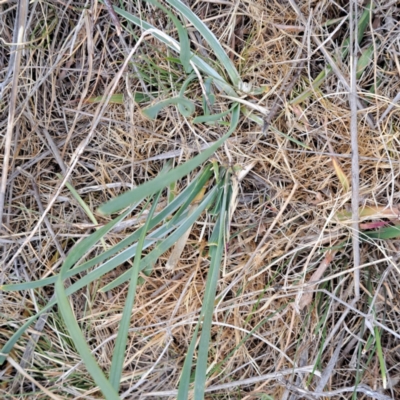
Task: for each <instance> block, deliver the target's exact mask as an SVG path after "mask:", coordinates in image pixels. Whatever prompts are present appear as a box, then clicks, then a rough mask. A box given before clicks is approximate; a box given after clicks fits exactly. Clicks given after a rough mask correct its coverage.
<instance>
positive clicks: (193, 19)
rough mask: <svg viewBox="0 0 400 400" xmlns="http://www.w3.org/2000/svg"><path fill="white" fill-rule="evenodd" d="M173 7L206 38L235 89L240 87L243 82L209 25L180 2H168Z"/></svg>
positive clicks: (177, 0) (171, 0) (174, 0)
mask: <svg viewBox="0 0 400 400" xmlns="http://www.w3.org/2000/svg"><path fill="white" fill-rule="evenodd" d="M166 1H167V2H168V3H169V4H171V6H173V7H175V8H176V9H177V10H178V11H179V12H180V13H182V15H183V16H184V17H185V18H186V19H187V20H188V21H189V22H190V23H192V24H193V26H194V27H195V28H196V29H197V30H198V31H199V33H200V34H201V35H202V36H203V37H204V39H205V41H206V42H207V44H208V45H209V46H210V47H211V48H212V50H213V51H214V53H215V55H216V56H217V58H218V60H219V61H220V63H221V65H222V66H223V67H224V68H225V69H226V70H227V72H228V74H229V77H230V78H231V81H232V83H233V85H234V86H235V87H239V84H240V82H241V79H240V75H239V73H238V72H237V70H236V68H235V66H234V65H233V63H232V61H231V59H230V58H229V56H228V54H226V52H225V50H224V49H223V47H222V46H221V44H220V42H219V41H218V39H217V38H216V37H215V35H214V34H213V33H212V32H211V31H210V29H208V27H207V25H206V24H205V23H204V22H203V21H202V20H201V19H200V18H199V17H198V16H197V15H196V14H195V13H194V12H193V11H192V10H191V9H190V8H189V7H187V6H186V5H185V4H183V3H182V2H181V1H179V0H166Z"/></svg>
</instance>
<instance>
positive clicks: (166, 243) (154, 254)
mask: <svg viewBox="0 0 400 400" xmlns="http://www.w3.org/2000/svg"><path fill="white" fill-rule="evenodd" d="M217 193H218V188H217V187H215V188H214V189H213V190H211V192H210V193H209V194H208V195H207V196H206V197H205V198H204V200H203V201H202V202H201V203H200V204H199V206H198V207H197V208H196V209H194V210H193V211H192V213H191V214H190V215H189V213H187V215H186V218H185V219H184V221H183V222H182V224H181V225H180V226H179V227H178V229H176V231H175V232H173V233H172V234H171V235H170V236H168V237H167V238H166V239H164V240H163V241H161V242H160V243H159V244H158V245H157V246H156V247H155V249H154V250H152V251H151V252H150V253H149V254H148V255H147V256H146V257H144V258H143V260H142V261H141V265H140V269H143V268H145V267H146V266H147V265H149V264H151V263H153V262H155V261H156V260H157V259H158V257H160V256H161V255H162V254H163V253H165V252H166V251H167V250H168V249H170V248H171V247H172V246H173V245H174V244H175V243H176V242H177V240H179V238H180V237H181V236H182V235H183V234H184V233H185V232H186V231H187V230H188V229H189V228H190V227H191V226H192V225H193V224H194V223H195V222H196V220H197V219H198V218H199V217H200V215H201V214H202V213H203V211H204V210H205V209H206V208H207V207H208V206H209V205H210V203H212V201H213V200H214V198H215V197H216V195H217ZM129 275H130V270H128V271H126V272H124V273H123V274H122V275H120V276H119V277H118V278H116V279H114V280H113V281H112V282H110V283H109V284H108V285H106V286H104V287H103V288H102V289H100V291H102V292H106V291H108V290H111V289H114V288H115V287H117V286H119V285H121V284H122V283H125V282H126V281H127V280H128V279H129Z"/></svg>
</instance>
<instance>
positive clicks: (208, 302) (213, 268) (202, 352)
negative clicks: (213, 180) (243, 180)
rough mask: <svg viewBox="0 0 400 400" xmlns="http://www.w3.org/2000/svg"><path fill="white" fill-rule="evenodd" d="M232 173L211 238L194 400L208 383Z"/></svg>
mask: <svg viewBox="0 0 400 400" xmlns="http://www.w3.org/2000/svg"><path fill="white" fill-rule="evenodd" d="M229 180H230V175H229V174H227V175H226V177H225V188H224V191H225V196H224V198H223V202H222V204H221V209H220V214H219V218H218V222H217V224H216V225H215V228H214V230H213V233H212V235H211V238H210V242H211V243H210V246H211V247H210V257H211V262H210V270H209V272H208V276H207V282H206V290H205V294H204V300H203V307H202V315H203V316H204V318H203V324H202V331H201V336H200V343H199V356H198V360H197V366H196V376H195V382H194V400H203V399H204V390H205V383H206V378H207V376H206V373H207V361H208V347H209V342H210V337H211V325H212V316H213V313H214V302H215V294H216V290H217V284H218V277H219V271H220V267H221V262H222V255H223V252H224V247H225V246H224V244H225V234H226V232H225V228H226V216H227V212H228V205H229V203H230V202H229V199H228V193H229V185H230V182H229Z"/></svg>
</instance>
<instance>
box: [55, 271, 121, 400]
mask: <svg viewBox="0 0 400 400" xmlns="http://www.w3.org/2000/svg"><path fill="white" fill-rule="evenodd" d="M62 278H63V275H62V274H60V279H58V280H57V282H56V284H55V289H56V297H57V301H58V307H59V309H60V312H61V315H62V316H63V319H64V322H65V325H66V326H67V328H68V331H69V333H70V335H71V338H72V340H73V342H74V345H75V347H76V349H77V350H78V353H79V354H80V356H81V357H82V360H83V362H84V364H85V366H86V368H87V370H88V372H89V373H90V375H91V376H92V378H93V380H94V381H95V382H96V384H97V385H98V386H99V388H100V390H101V391H102V392H103V394H104V396H105V398H106V400H118V399H119V398H120V397H119V396H118V393H117V392H116V391H115V390H114V388H113V387H112V386H111V384H110V382H109V381H108V379H107V378H106V377H105V375H104V374H103V371H102V370H101V369H100V367H99V366H98V364H97V362H96V360H95V358H94V357H93V355H92V353H91V351H90V348H89V347H88V345H87V344H86V340H85V338H84V336H83V334H82V331H81V330H80V328H79V325H78V322H77V321H76V319H75V316H74V313H73V311H72V308H71V305H70V304H69V301H68V298H67V295H66V293H65V289H64V286H63V281H62Z"/></svg>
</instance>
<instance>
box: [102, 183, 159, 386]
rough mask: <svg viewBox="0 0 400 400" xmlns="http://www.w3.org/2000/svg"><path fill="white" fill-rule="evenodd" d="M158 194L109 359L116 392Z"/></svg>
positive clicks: (133, 271) (136, 261) (134, 262)
mask: <svg viewBox="0 0 400 400" xmlns="http://www.w3.org/2000/svg"><path fill="white" fill-rule="evenodd" d="M160 196H161V191H160V192H159V193H158V195H157V196H156V197H155V199H154V201H153V205H152V207H151V209H150V212H149V215H148V217H147V220H146V223H145V224H144V226H143V231H142V233H141V235H140V238H139V241H138V245H137V250H136V254H135V259H134V261H133V267H132V268H131V276H130V283H129V289H128V294H127V296H126V299H125V305H124V310H123V312H122V318H121V322H120V324H119V329H118V334H117V339H116V342H115V348H114V353H113V357H112V361H111V370H110V377H109V378H110V383H111V385H112V387H113V388H114V389H115V391H117V392H118V391H119V385H120V381H121V376H122V370H123V367H124V360H125V349H126V343H127V341H128V331H129V326H130V321H131V314H132V308H133V303H134V301H135V294H136V286H137V280H138V277H139V267H140V260H141V258H142V249H143V244H144V240H145V238H146V234H147V233H148V229H149V224H150V220H151V218H152V217H153V215H154V212H155V210H156V207H157V204H158V201H159V199H160Z"/></svg>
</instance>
